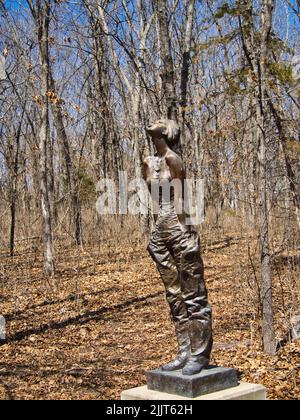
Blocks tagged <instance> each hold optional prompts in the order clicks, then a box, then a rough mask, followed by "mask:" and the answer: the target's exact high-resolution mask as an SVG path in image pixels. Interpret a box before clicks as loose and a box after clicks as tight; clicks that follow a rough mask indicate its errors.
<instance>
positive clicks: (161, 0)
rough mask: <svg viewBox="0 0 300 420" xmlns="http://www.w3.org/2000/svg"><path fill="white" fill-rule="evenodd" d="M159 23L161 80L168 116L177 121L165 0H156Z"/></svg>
mask: <svg viewBox="0 0 300 420" xmlns="http://www.w3.org/2000/svg"><path fill="white" fill-rule="evenodd" d="M156 7H157V13H158V25H159V41H160V51H161V60H162V69H161V73H160V75H161V80H162V89H163V95H164V97H165V100H166V107H167V117H168V118H169V119H171V120H175V121H177V118H178V113H177V98H176V91H175V81H174V64H173V58H172V53H171V40H170V36H169V25H168V11H167V3H166V1H165V0H156Z"/></svg>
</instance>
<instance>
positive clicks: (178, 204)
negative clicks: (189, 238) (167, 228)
mask: <svg viewBox="0 0 300 420" xmlns="http://www.w3.org/2000/svg"><path fill="white" fill-rule="evenodd" d="M166 162H167V165H168V166H169V169H170V173H171V178H172V181H173V183H174V199H175V210H176V213H177V217H178V220H179V222H180V223H181V224H182V225H185V222H186V215H185V212H184V180H185V177H186V174H185V169H184V166H183V162H182V159H181V158H180V157H179V156H178V155H177V154H176V153H172V154H170V155H169V156H167V157H166ZM174 181H175V182H174ZM176 187H177V188H176Z"/></svg>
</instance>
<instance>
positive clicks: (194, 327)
mask: <svg viewBox="0 0 300 420" xmlns="http://www.w3.org/2000/svg"><path fill="white" fill-rule="evenodd" d="M172 254H173V256H174V261H175V264H176V266H177V269H178V278H179V282H180V287H181V293H182V298H183V301H184V303H185V305H186V308H187V311H188V318H189V322H188V329H189V335H190V341H191V356H190V359H189V361H188V363H187V364H186V366H185V367H184V369H183V371H182V373H183V374H185V375H192V374H195V373H198V372H200V371H201V370H202V369H203V368H204V367H206V366H207V365H208V363H209V359H210V353H211V349H212V342H213V340H212V321H211V307H210V305H209V303H208V297H207V290H206V286H205V281H204V269H203V261H202V258H201V254H200V240H199V236H198V234H197V233H196V232H193V231H191V232H190V231H188V230H186V231H183V232H182V231H181V233H180V232H178V233H176V234H175V235H174V237H173V240H172Z"/></svg>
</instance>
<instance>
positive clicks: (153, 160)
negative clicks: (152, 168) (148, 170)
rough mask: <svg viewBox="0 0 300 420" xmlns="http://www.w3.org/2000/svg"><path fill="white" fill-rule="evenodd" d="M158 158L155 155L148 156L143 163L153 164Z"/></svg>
mask: <svg viewBox="0 0 300 420" xmlns="http://www.w3.org/2000/svg"><path fill="white" fill-rule="evenodd" d="M156 159H157V158H156V157H155V156H147V157H146V158H145V159H144V160H143V164H144V165H148V166H149V165H151V163H152V162H155V160H156Z"/></svg>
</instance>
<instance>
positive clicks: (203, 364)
mask: <svg viewBox="0 0 300 420" xmlns="http://www.w3.org/2000/svg"><path fill="white" fill-rule="evenodd" d="M208 364H209V362H208V360H205V359H203V358H202V360H197V359H196V358H191V359H190V360H189V361H188V362H187V363H186V365H185V366H184V368H183V369H182V374H183V375H196V374H197V373H200V372H201V371H202V370H203V369H205V368H207V366H208Z"/></svg>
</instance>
